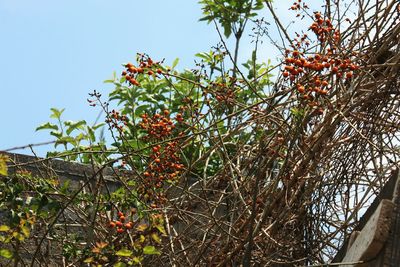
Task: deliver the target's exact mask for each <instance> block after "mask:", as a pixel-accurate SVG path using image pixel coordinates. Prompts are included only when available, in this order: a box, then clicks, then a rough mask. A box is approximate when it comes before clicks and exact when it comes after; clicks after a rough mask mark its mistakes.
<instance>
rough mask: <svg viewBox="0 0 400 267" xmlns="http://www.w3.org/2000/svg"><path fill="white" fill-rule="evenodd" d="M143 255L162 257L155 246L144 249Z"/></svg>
mask: <svg viewBox="0 0 400 267" xmlns="http://www.w3.org/2000/svg"><path fill="white" fill-rule="evenodd" d="M143 254H145V255H160V252H159V251H158V250H157V249H156V248H155V247H154V246H145V247H144V248H143Z"/></svg>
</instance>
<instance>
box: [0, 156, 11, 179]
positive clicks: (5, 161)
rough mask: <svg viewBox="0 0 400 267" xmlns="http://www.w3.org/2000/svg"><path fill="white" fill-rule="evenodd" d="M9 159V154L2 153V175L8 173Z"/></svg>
mask: <svg viewBox="0 0 400 267" xmlns="http://www.w3.org/2000/svg"><path fill="white" fill-rule="evenodd" d="M7 161H9V158H8V156H6V155H0V175H4V176H7V175H8V168H7Z"/></svg>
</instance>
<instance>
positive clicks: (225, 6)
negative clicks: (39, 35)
mask: <svg viewBox="0 0 400 267" xmlns="http://www.w3.org/2000/svg"><path fill="white" fill-rule="evenodd" d="M200 3H201V4H202V6H203V12H204V17H203V18H202V19H201V20H205V21H208V22H209V23H214V24H215V25H216V29H217V31H218V33H219V34H220V36H221V44H219V45H218V46H216V47H213V48H212V49H211V51H210V52H206V53H199V54H197V55H196V56H197V57H198V58H199V62H198V64H197V65H196V66H195V68H194V69H193V70H186V71H178V70H176V65H177V63H178V62H177V61H175V62H174V63H172V65H171V66H167V65H166V64H165V63H164V62H163V61H156V60H155V59H152V58H151V57H150V56H149V55H146V54H138V55H137V58H136V63H126V64H124V70H123V71H122V75H121V76H117V75H115V76H114V79H112V80H108V81H106V82H107V83H111V84H113V85H114V86H115V89H114V90H113V91H112V92H111V93H110V95H109V99H108V100H106V101H104V100H103V99H102V96H101V95H100V94H98V93H97V92H93V93H92V94H91V97H90V99H89V100H88V101H89V103H90V104H91V105H93V106H97V107H100V108H101V109H103V110H104V112H105V114H106V120H105V125H106V128H105V129H108V130H109V131H110V135H111V139H112V140H113V141H112V144H107V143H106V141H105V139H104V138H102V137H101V138H100V141H99V140H98V139H97V137H96V131H99V130H100V129H101V127H102V124H100V125H96V126H94V127H89V126H88V125H87V124H86V122H85V121H79V122H71V121H65V122H64V121H62V119H61V116H62V110H57V109H53V111H52V112H53V114H52V117H53V118H55V119H56V121H57V122H58V125H57V124H53V123H46V124H44V125H42V126H40V127H39V128H38V129H50V130H52V132H51V134H52V135H53V136H55V137H56V138H57V142H56V144H55V145H56V146H58V145H63V146H64V150H65V151H62V152H61V153H60V152H53V153H51V154H49V156H50V157H54V158H66V159H68V160H80V161H81V162H82V163H88V164H92V165H93V166H94V167H95V169H96V172H95V175H93V176H92V177H89V179H88V182H87V183H85V185H84V186H82V187H81V188H79V189H78V190H77V191H73V190H69V189H68V186H67V185H55V184H54V185H53V184H50V185H49V183H48V182H47V183H45V184H43V179H42V178H41V177H32V176H31V175H29V174H28V173H22V174H19V175H17V176H16V177H13V180H12V181H11V182H10V181H9V180H7V179H2V180H1V184H0V186H1V187H2V192H3V193H2V195H1V206H0V208H1V209H3V210H4V209H6V210H8V211H10V212H9V218H10V221H9V223H8V224H5V225H3V226H1V228H0V229H1V231H2V233H4V234H3V235H2V239H1V241H2V242H5V243H11V244H13V248H14V251H11V250H4V252H3V251H2V253H1V255H2V256H3V257H5V258H11V257H13V256H14V259H15V261H18V260H21V259H20V257H19V256H18V255H19V254H18V253H19V252H18V250H17V249H16V248H20V247H21V243H23V242H24V241H25V240H26V239H27V238H28V237H30V236H31V235H30V231H34V230H35V227H36V226H35V225H36V224H37V223H38V222H39V221H40V222H41V223H42V225H45V226H46V229H47V230H46V235H43V236H42V237H39V239H40V238H41V239H40V240H41V241H40V242H39V248H38V249H37V250H36V252H35V255H34V257H33V259H32V265H33V264H34V261H35V259H34V258H35V257H36V256H38V255H37V254H39V253H41V252H40V245H42V244H43V240H44V239H45V238H47V234H48V233H49V232H50V231H51V229H52V227H54V224H55V222H56V221H57V220H58V219H59V217H60V215H61V214H62V213H63V212H64V210H66V209H70V210H74V211H75V212H82V210H83V211H85V212H83V215H82V216H81V218H80V223H81V224H82V225H85V227H86V226H90V227H89V228H88V229H92V230H91V231H89V232H90V234H88V237H87V238H88V239H87V240H86V243H85V244H84V245H82V244H80V243H79V242H78V240H73V242H69V243H68V246H67V249H65V248H64V249H63V253H64V256H65V257H67V258H68V259H69V261H70V264H78V265H83V264H87V265H88V266H99V265H100V266H111V265H112V266H127V265H134V264H138V265H140V264H144V265H146V266H147V265H150V264H153V265H156V266H163V265H179V266H180V265H182V266H197V265H199V266H203V265H207V266H208V265H210V266H238V265H239V264H243V265H244V266H252V265H256V266H275V265H290V266H291V265H293V266H305V265H308V264H323V263H325V262H327V261H329V260H330V259H332V257H333V256H334V255H335V253H336V252H337V250H338V248H339V247H340V246H341V244H342V243H343V240H344V238H345V236H346V235H347V233H348V232H349V231H350V230H351V229H352V226H353V225H354V224H355V223H356V222H357V219H358V217H359V215H360V214H361V211H362V208H363V207H366V206H367V205H368V200H369V199H370V198H371V197H372V196H373V195H374V194H376V192H378V191H379V189H380V188H381V187H382V185H383V184H384V182H385V181H386V179H387V177H388V175H389V172H388V169H389V168H390V167H392V166H398V157H399V147H398V138H399V126H398V125H397V124H396V121H397V119H399V114H400V113H399V105H398V104H399V95H400V94H399V83H400V81H399V78H398V77H399V63H400V58H399V53H398V52H399V47H398V43H399V34H400V24H399V14H400V5H399V4H398V3H397V1H386V2H383V1H381V2H376V3H370V2H369V1H366V2H364V1H358V2H357V3H354V2H351V1H344V2H343V3H342V2H339V1H329V0H327V1H324V8H325V10H323V11H315V12H311V10H310V8H309V7H308V6H307V4H306V3H304V2H302V1H301V0H298V1H296V2H295V3H294V4H293V5H292V6H290V7H288V9H289V10H290V11H291V12H295V14H297V18H298V19H299V20H302V21H309V22H310V28H309V29H304V31H303V32H302V33H295V37H292V36H291V33H290V31H289V30H288V29H287V28H286V27H285V26H286V25H285V23H284V22H282V21H280V20H279V18H278V17H277V16H276V14H275V12H274V8H273V3H272V2H270V1H255V0H240V1H239V0H237V1H228V0H219V1H207V0H203V1H200ZM343 5H344V6H345V7H346V8H343ZM264 11H268V16H269V18H268V19H270V20H273V21H274V23H273V25H274V26H276V27H277V29H278V31H279V33H280V36H282V39H281V41H280V42H275V45H276V46H277V47H278V48H279V49H280V51H281V53H282V55H283V57H284V58H282V61H281V62H280V63H279V64H278V65H276V66H272V65H271V64H270V63H267V62H262V61H260V60H259V59H258V56H257V55H258V53H259V43H260V42H261V41H262V40H263V39H265V38H266V37H270V36H269V34H268V27H269V25H268V24H267V23H266V19H264V18H261V17H260V14H263V13H262V12H264ZM350 12H353V13H354V14H356V16H352V17H354V20H352V19H350V18H349V16H350V14H351V13H350ZM248 25H252V26H253V29H252V30H251V32H252V34H253V36H254V44H255V46H254V47H255V49H254V52H253V54H252V57H251V58H250V59H249V60H248V61H247V62H245V63H244V64H239V62H238V53H239V51H240V50H239V44H240V42H241V41H242V39H241V38H242V36H243V34H245V32H246V29H247V28H246V26H248ZM220 27H222V31H223V34H222V31H221V30H220ZM231 35H233V37H234V38H235V47H234V48H233V50H231V49H229V48H228V47H227V45H226V38H228V37H230V36H231ZM274 69H279V72H278V73H279V74H278V76H277V77H275V79H273V75H272V73H273V71H274ZM110 101H116V102H117V103H118V110H117V109H113V110H110V108H109V102H110ZM75 132H77V134H75V135H74V133H75ZM3 162H4V160H3ZM106 167H111V168H113V169H115V170H116V171H115V177H116V179H117V180H118V182H119V183H120V185H121V186H120V188H119V189H118V190H116V191H114V192H112V191H107V193H106V194H104V193H103V192H104V190H101V188H106V187H107V186H106V184H105V183H104V180H102V179H101V178H99V177H98V174H99V173H101V171H102V170H104V169H105V168H106ZM89 182H90V183H92V182H93V183H94V184H96V186H94V187H92V188H95V189H93V190H92V191H91V192H87V191H85V190H83V189H84V188H85V187H86V186H87V184H88V183H89ZM39 185H40V186H39ZM28 191H29V192H35V194H33V195H32V196H30V198H26V199H19V200H18V201H19V202H18V203H15V198H14V199H13V197H15V192H18V193H21V192H28ZM60 192H61V193H62V194H63V195H64V196H65V198H64V199H59V198H56V197H54V194H58V193H60ZM43 198H45V199H46V201H44V200H43ZM28 199H30V201H29V203H28ZM94 206H96V209H93V208H92V207H94ZM43 209H46V211H47V214H43V212H41V210H43ZM15 214H17V215H15ZM16 218H17V219H16ZM49 219H51V220H50V222H49V221H47V222H46V220H49ZM16 233H17V234H16ZM89 237H90V238H89ZM53 238H54V240H56V241H54V242H57V240H58V239H59V240H65V238H71V236H65V235H64V234H63V233H59V232H58V233H57V234H55V237H53ZM71 240H72V239H71ZM60 242H61V241H60ZM17 244H18V245H17ZM63 244H65V243H63Z"/></svg>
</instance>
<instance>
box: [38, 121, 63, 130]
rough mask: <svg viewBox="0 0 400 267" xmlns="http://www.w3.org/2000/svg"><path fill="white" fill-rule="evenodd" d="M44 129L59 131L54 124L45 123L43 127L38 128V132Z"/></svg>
mask: <svg viewBox="0 0 400 267" xmlns="http://www.w3.org/2000/svg"><path fill="white" fill-rule="evenodd" d="M43 129H52V130H58V126H57V125H55V124H53V123H50V122H46V123H43V124H42V125H40V126H39V127H37V128H36V131H39V130H43Z"/></svg>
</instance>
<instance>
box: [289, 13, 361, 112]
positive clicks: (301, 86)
mask: <svg viewBox="0 0 400 267" xmlns="http://www.w3.org/2000/svg"><path fill="white" fill-rule="evenodd" d="M314 19H315V20H314V22H313V24H312V25H311V27H310V29H311V30H312V31H313V32H314V33H315V34H316V35H317V37H318V41H319V42H320V43H321V45H322V44H323V42H325V41H326V40H327V38H330V37H332V36H333V39H334V40H335V43H334V44H332V45H331V48H327V49H326V51H327V52H326V54H325V55H321V54H319V53H316V54H314V55H310V56H305V53H304V52H301V51H300V50H301V48H302V47H303V48H304V51H305V50H306V47H308V45H309V42H308V40H307V38H308V37H307V35H306V34H304V35H303V36H302V37H301V39H300V40H297V39H295V41H296V44H295V45H294V47H293V50H286V58H285V61H284V63H285V66H284V70H283V72H282V75H283V77H284V78H286V79H289V80H290V82H291V83H293V84H295V85H296V90H297V92H298V93H299V95H300V97H301V98H302V99H304V100H306V101H307V102H308V105H309V106H311V107H317V108H316V110H315V113H316V114H322V113H323V108H322V104H321V103H319V102H317V101H316V99H317V97H318V96H325V95H328V93H329V90H330V89H331V88H332V86H331V84H330V82H332V80H333V78H334V77H336V80H340V79H341V78H345V79H346V80H349V79H351V78H352V77H353V74H354V71H355V70H357V69H358V65H357V64H355V63H352V61H351V59H350V58H346V57H344V56H340V55H339V54H337V53H336V52H335V51H336V49H337V45H336V44H337V42H338V41H339V40H340V33H339V32H338V30H334V28H333V26H332V23H331V21H330V20H329V19H323V18H322V15H321V13H319V12H316V13H315V14H314Z"/></svg>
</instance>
